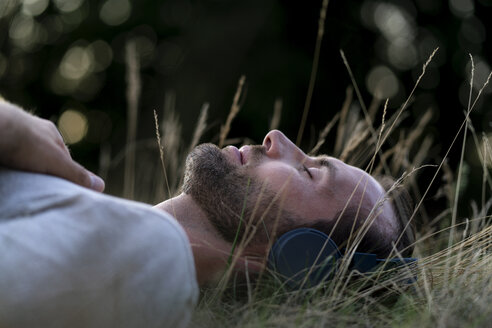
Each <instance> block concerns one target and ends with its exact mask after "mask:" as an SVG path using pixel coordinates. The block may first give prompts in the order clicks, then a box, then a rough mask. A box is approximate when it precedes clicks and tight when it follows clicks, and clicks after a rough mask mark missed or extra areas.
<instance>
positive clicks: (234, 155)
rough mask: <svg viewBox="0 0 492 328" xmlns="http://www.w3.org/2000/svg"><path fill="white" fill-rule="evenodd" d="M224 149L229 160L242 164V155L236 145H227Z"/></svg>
mask: <svg viewBox="0 0 492 328" xmlns="http://www.w3.org/2000/svg"><path fill="white" fill-rule="evenodd" d="M224 151H225V154H226V156H227V157H228V159H229V161H231V162H232V163H234V164H237V165H243V156H242V154H241V152H240V151H239V149H237V147H234V146H227V147H225V148H224Z"/></svg>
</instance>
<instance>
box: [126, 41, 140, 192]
mask: <svg viewBox="0 0 492 328" xmlns="http://www.w3.org/2000/svg"><path fill="white" fill-rule="evenodd" d="M125 55H126V56H125V58H126V81H127V84H128V87H127V94H126V99H127V133H126V147H127V149H126V157H125V176H124V185H123V195H124V197H126V198H130V199H132V198H134V191H135V140H136V138H137V123H138V121H137V120H138V101H139V98H140V89H141V82H140V74H139V71H140V64H139V61H138V55H137V49H136V44H135V42H134V41H129V42H128V43H127V44H126V53H125Z"/></svg>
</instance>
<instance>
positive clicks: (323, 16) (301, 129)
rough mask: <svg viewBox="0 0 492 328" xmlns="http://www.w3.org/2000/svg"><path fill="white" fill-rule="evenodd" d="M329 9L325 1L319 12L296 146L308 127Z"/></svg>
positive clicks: (326, 0) (324, 0)
mask: <svg viewBox="0 0 492 328" xmlns="http://www.w3.org/2000/svg"><path fill="white" fill-rule="evenodd" d="M327 8H328V0H323V3H322V4H321V10H320V12H319V20H318V35H317V37H316V46H315V50H314V60H313V66H312V68H311V77H310V79H309V87H308V93H307V96H306V101H305V103H304V110H303V111H302V119H301V124H300V125H299V132H298V133H297V139H296V145H297V146H299V145H300V144H301V140H302V135H303V134H304V127H305V126H306V120H307V116H308V113H309V108H310V107H311V99H312V97H313V91H314V85H315V83H316V73H317V72H318V63H319V54H320V52H321V41H322V40H323V34H324V31H325V19H326V9H327Z"/></svg>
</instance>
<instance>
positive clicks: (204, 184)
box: [182, 144, 279, 243]
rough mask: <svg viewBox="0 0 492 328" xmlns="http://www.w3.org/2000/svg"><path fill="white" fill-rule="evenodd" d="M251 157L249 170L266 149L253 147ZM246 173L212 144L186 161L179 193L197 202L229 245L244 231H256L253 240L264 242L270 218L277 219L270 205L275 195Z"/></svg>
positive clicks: (276, 210) (193, 151)
mask: <svg viewBox="0 0 492 328" xmlns="http://www.w3.org/2000/svg"><path fill="white" fill-rule="evenodd" d="M251 154H252V156H251V160H250V163H248V167H254V166H255V165H257V163H258V162H259V161H260V158H261V156H262V155H264V154H265V149H264V148H263V147H261V146H253V148H252V151H251ZM245 170H246V166H234V165H232V164H231V163H229V162H228V160H227V158H226V157H225V155H224V154H223V153H222V152H221V150H220V149H219V148H218V147H217V146H215V145H213V144H202V145H199V146H197V147H196V148H194V149H193V150H192V151H191V153H190V154H189V155H188V157H187V159H186V167H185V176H184V182H183V188H182V191H183V192H184V193H186V194H188V195H190V196H191V197H192V198H193V199H194V201H195V202H197V204H198V206H199V207H200V208H201V209H202V210H203V211H204V212H205V215H206V216H207V218H208V220H209V221H210V222H211V223H212V225H213V226H214V227H215V228H216V229H217V231H218V232H219V234H221V236H222V237H223V238H224V239H225V240H226V241H228V242H231V243H232V242H233V241H234V239H235V238H236V235H237V236H238V237H239V238H242V237H243V235H244V233H245V231H250V230H247V229H246V227H256V229H253V230H251V231H253V233H254V240H256V241H260V240H261V241H265V240H267V238H268V232H269V230H270V229H268V227H267V226H271V225H272V224H271V223H272V222H273V221H274V218H273V219H272V216H273V217H277V216H278V215H279V210H278V207H277V206H274V205H275V204H273V202H274V198H275V195H274V193H273V192H271V191H270V190H269V189H268V188H267V186H264V185H263V183H262V182H261V181H258V180H257V179H255V178H254V177H253V176H251V175H250V174H248V173H247V172H246V171H245ZM267 212H268V213H267ZM270 228H271V227H270ZM239 240H240V239H239Z"/></svg>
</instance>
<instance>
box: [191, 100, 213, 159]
mask: <svg viewBox="0 0 492 328" xmlns="http://www.w3.org/2000/svg"><path fill="white" fill-rule="evenodd" d="M209 107H210V105H209V103H204V104H203V106H202V109H201V110H200V116H199V117H198V122H197V123H196V127H195V132H193V138H192V139H191V144H190V148H189V150H190V151H191V150H192V149H193V148H195V147H196V146H197V145H198V143H199V142H200V139H201V137H202V135H203V133H204V132H205V129H206V128H207V117H208V108H209Z"/></svg>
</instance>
